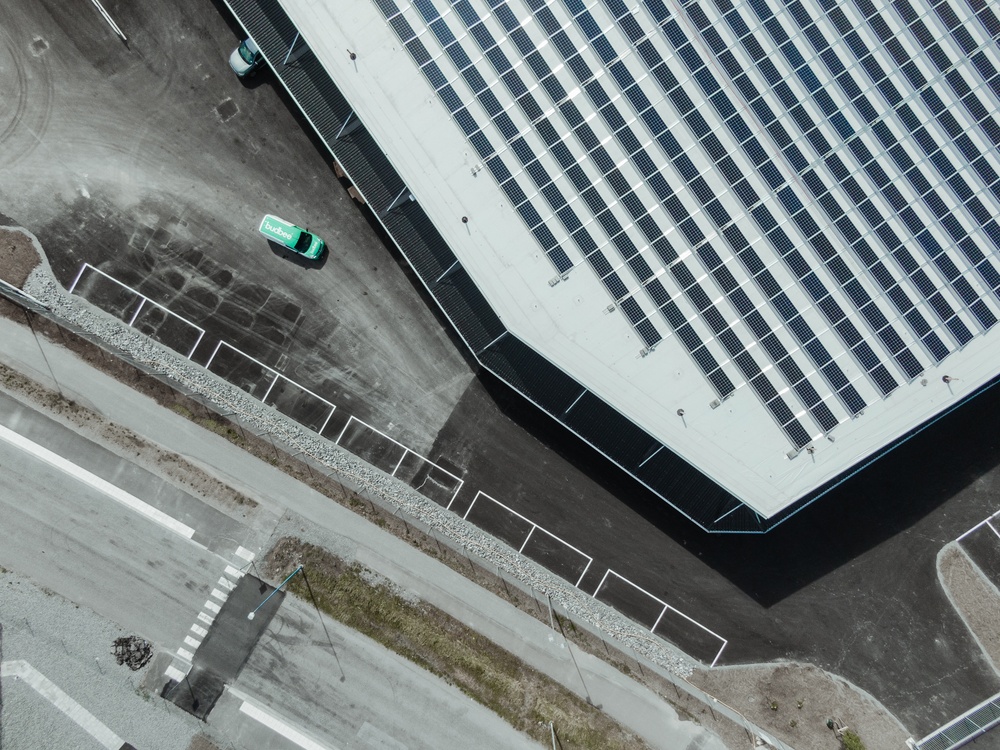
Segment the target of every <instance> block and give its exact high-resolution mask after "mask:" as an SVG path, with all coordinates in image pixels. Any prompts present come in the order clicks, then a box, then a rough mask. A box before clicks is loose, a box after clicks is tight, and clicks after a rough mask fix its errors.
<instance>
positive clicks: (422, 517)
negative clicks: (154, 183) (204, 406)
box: [24, 268, 696, 677]
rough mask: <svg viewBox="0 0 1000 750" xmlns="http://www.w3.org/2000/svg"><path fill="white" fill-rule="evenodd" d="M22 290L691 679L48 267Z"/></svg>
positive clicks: (555, 584) (534, 573)
mask: <svg viewBox="0 0 1000 750" xmlns="http://www.w3.org/2000/svg"><path fill="white" fill-rule="evenodd" d="M24 290H25V291H26V292H28V293H29V294H31V295H33V296H34V297H36V298H37V299H39V300H40V301H42V302H43V303H44V304H46V305H47V306H48V307H49V308H50V309H51V311H52V312H53V313H54V314H55V315H56V316H57V317H58V318H61V319H62V320H65V321H66V322H68V323H70V324H72V325H74V326H76V327H78V328H80V329H82V330H83V331H85V332H87V333H88V334H90V335H92V336H95V337H97V338H99V339H100V340H101V341H103V342H105V343H106V344H107V345H109V346H111V347H114V348H116V349H118V350H120V351H122V352H123V353H124V354H126V355H127V356H128V357H130V358H132V359H134V360H135V361H136V362H137V363H138V364H139V366H140V367H142V368H144V369H146V370H147V371H149V372H151V373H156V374H161V375H163V376H165V377H166V378H168V379H170V380H172V381H174V382H175V383H176V384H178V385H179V386H180V387H181V388H182V389H184V390H186V391H189V392H192V393H195V394H197V395H198V396H200V397H201V398H202V399H204V400H206V401H208V402H209V403H211V404H213V405H214V406H215V407H216V408H217V409H218V410H219V411H222V412H227V413H233V414H234V415H235V418H236V419H237V420H239V421H240V422H243V423H244V424H246V425H247V426H249V427H250V428H251V429H255V430H256V431H259V432H268V433H270V434H271V435H273V436H274V437H275V438H276V439H277V440H279V441H281V442H282V443H283V444H284V445H285V446H287V448H288V449H290V450H289V453H291V454H296V453H302V454H304V455H305V456H307V457H309V458H311V459H312V460H314V461H316V462H318V463H320V464H321V465H323V466H326V467H328V468H330V469H333V470H335V471H336V472H337V474H338V475H339V477H338V478H339V479H341V480H343V481H346V482H347V483H349V484H353V485H355V486H356V487H357V488H358V489H360V490H361V491H363V492H365V493H367V494H370V495H372V496H375V497H377V498H378V499H379V500H380V501H381V502H384V503H386V504H388V505H390V506H391V507H394V508H396V509H398V511H399V512H400V513H402V514H404V515H405V516H406V517H408V518H410V519H413V520H415V521H417V522H418V523H419V524H423V525H425V526H426V527H428V528H430V529H433V531H434V532H435V534H436V535H437V536H438V537H441V538H444V539H446V540H448V541H450V543H451V544H453V545H455V546H456V547H458V548H460V549H464V550H466V551H468V553H470V554H472V555H475V556H477V557H479V558H481V559H483V560H485V561H488V562H489V564H491V565H495V566H497V567H499V568H500V569H501V570H502V571H503V572H504V573H505V574H506V575H508V576H510V577H511V578H513V579H515V580H516V581H518V582H520V583H521V584H522V585H523V586H526V587H530V588H533V589H536V590H539V591H541V592H544V593H547V594H548V595H550V596H551V597H552V600H553V602H554V603H557V604H558V605H559V606H560V607H561V608H562V609H564V610H566V611H567V612H569V613H570V614H571V616H572V617H574V618H575V619H577V620H578V621H580V622H583V623H586V624H588V625H590V626H592V627H594V628H597V629H598V630H600V631H602V632H604V633H606V634H607V635H609V636H610V637H612V638H614V639H615V640H617V641H618V642H619V643H621V644H623V645H625V646H627V647H629V648H630V649H633V650H634V651H635V652H637V653H638V654H641V655H643V656H644V657H646V658H647V659H649V660H650V661H652V662H653V663H654V664H657V665H659V666H660V667H662V668H664V669H665V670H667V671H669V672H671V673H673V674H676V675H678V676H680V677H688V676H690V675H691V673H692V672H693V670H694V668H695V666H696V664H695V662H694V661H693V660H692V659H690V658H689V657H687V656H686V655H684V654H683V653H681V652H680V651H679V650H677V649H675V648H674V647H672V646H671V645H670V644H667V643H666V642H664V641H661V640H659V639H655V638H652V637H650V634H649V631H648V630H646V629H645V628H644V627H642V626H640V625H638V624H636V623H634V622H632V621H631V620H629V619H627V618H626V617H625V616H623V615H622V614H620V613H618V612H616V611H615V610H613V609H612V608H610V607H608V606H607V605H605V604H603V603H601V602H599V601H597V600H596V599H594V598H592V597H591V596H590V595H589V594H586V593H584V592H583V591H581V590H579V589H577V588H576V587H574V586H572V585H571V584H570V583H568V582H567V581H564V580H563V579H561V578H559V577H558V576H556V575H555V574H553V573H551V572H550V571H548V570H546V569H545V568H543V567H542V566H541V565H538V564H537V563H535V562H533V561H531V560H529V559H527V558H525V557H522V556H521V555H519V554H518V553H517V552H515V551H514V550H513V549H512V548H510V547H508V546H507V545H506V544H503V543H502V542H500V541H498V540H497V539H495V538H493V537H492V536H490V535H488V534H486V533H485V532H484V531H482V530H480V529H479V528H477V527H475V526H473V525H472V524H471V523H469V522H467V521H465V520H463V519H461V518H459V517H458V516H456V515H455V514H453V513H451V512H449V511H446V510H445V509H444V508H442V507H441V506H439V505H438V504H437V503H435V502H433V501H432V500H429V499H428V498H425V497H424V496H422V495H420V494H419V493H418V492H416V491H415V490H413V489H411V488H410V487H408V486H407V485H405V484H403V483H402V482H400V481H398V480H396V479H394V478H392V477H390V476H388V475H387V474H385V473H383V472H381V471H379V470H378V469H375V468H374V467H372V466H370V465H369V464H367V463H365V462H363V461H362V460H361V459H359V458H357V457H355V456H353V455H351V454H350V453H347V452H346V451H344V450H343V449H341V448H339V447H337V446H335V445H334V444H333V443H331V442H329V441H327V440H325V439H323V438H320V437H319V436H317V435H316V434H315V433H312V432H310V431H308V430H306V429H305V428H303V427H301V426H300V425H298V424H296V423H295V422H293V421H292V420H290V419H288V418H287V417H285V416H284V415H282V414H280V413H278V412H277V411H276V410H274V409H273V408H271V407H268V406H264V405H263V404H262V403H261V402H259V401H257V400H256V399H254V398H252V397H251V396H250V395H249V394H247V393H246V392H245V391H243V390H241V389H240V388H238V387H236V386H234V385H231V384H229V383H227V382H226V381H224V380H222V379H221V378H219V377H217V376H216V375H214V374H212V373H210V372H208V371H207V370H206V369H205V368H203V367H201V366H199V365H196V364H194V363H192V362H190V361H188V360H187V359H185V358H184V357H182V356H181V355H179V354H177V353H175V352H173V351H171V350H169V349H167V348H165V347H163V346H161V345H159V344H157V343H155V342H153V341H152V340H150V339H149V338H147V337H146V336H144V335H142V334H140V333H138V332H137V331H135V330H133V329H132V328H130V327H128V326H127V325H125V324H124V323H123V322H121V321H119V320H117V319H116V318H113V317H111V316H110V315H108V314H106V313H104V312H103V311H100V310H98V309H97V308H95V307H94V306H93V305H91V304H90V303H89V302H87V301H86V300H84V299H82V298H79V297H75V296H72V295H69V294H67V293H66V292H65V291H64V290H63V289H62V287H60V286H59V284H58V283H57V282H56V281H55V280H54V279H53V278H52V277H51V276H50V275H49V273H48V272H46V271H45V270H44V269H42V268H37V269H35V271H33V272H32V274H31V275H30V276H29V278H28V280H27V281H26V283H25V285H24Z"/></svg>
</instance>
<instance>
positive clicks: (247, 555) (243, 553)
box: [236, 547, 254, 562]
mask: <svg viewBox="0 0 1000 750" xmlns="http://www.w3.org/2000/svg"><path fill="white" fill-rule="evenodd" d="M236 554H237V555H239V556H240V557H242V558H243V559H244V560H246V561H247V562H250V561H251V560H253V558H254V554H253V552H251V551H250V550H248V549H247V548H246V547H237V548H236Z"/></svg>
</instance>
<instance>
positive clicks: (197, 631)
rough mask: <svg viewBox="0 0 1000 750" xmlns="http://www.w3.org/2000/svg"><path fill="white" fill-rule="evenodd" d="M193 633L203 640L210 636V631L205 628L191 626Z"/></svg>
mask: <svg viewBox="0 0 1000 750" xmlns="http://www.w3.org/2000/svg"><path fill="white" fill-rule="evenodd" d="M191 631H192V632H193V633H194V634H195V635H200V636H201V637H202V638H204V637H205V636H206V635H208V631H207V630H205V628H203V627H201V626H199V625H192V626H191Z"/></svg>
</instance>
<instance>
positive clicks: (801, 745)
mask: <svg viewBox="0 0 1000 750" xmlns="http://www.w3.org/2000/svg"><path fill="white" fill-rule="evenodd" d="M691 682H692V683H693V684H695V685H697V686H698V687H700V688H702V689H703V690H705V691H706V692H708V693H709V694H710V695H714V696H717V697H718V698H719V700H721V701H724V702H725V703H728V704H729V705H730V706H732V707H733V708H735V709H737V710H738V711H740V712H741V713H742V714H744V715H745V716H746V717H747V718H748V719H750V720H751V721H753V722H754V723H756V724H757V725H758V726H760V727H761V728H762V729H764V730H765V731H769V732H772V733H773V734H774V736H776V737H777V738H778V739H780V740H782V741H784V742H787V743H788V744H789V745H790V746H792V747H794V748H795V750H837V748H839V747H840V741H839V740H838V739H837V736H836V734H835V733H834V731H833V730H831V729H830V728H829V727H828V726H827V722H828V721H829V720H831V719H832V720H834V721H835V722H837V724H838V725H839V726H842V727H847V728H850V729H852V730H853V731H855V732H857V734H858V735H859V736H860V737H861V739H862V740H863V741H864V743H865V745H866V746H867V747H868V748H870V749H871V750H878V749H879V748H904V747H906V744H905V743H906V740H907V738H908V737H909V736H910V735H909V733H908V732H907V731H906V729H905V728H904V727H903V726H902V724H900V723H899V722H898V721H897V720H896V719H895V717H893V716H892V715H891V714H890V713H889V712H888V711H886V710H885V708H883V707H882V706H881V705H880V704H879V703H878V701H876V700H874V699H873V698H872V697H871V696H870V695H867V694H866V693H864V692H863V691H861V690H859V689H858V688H856V687H854V686H853V685H850V684H848V683H847V682H846V681H844V680H842V679H840V678H839V677H836V676H834V675H831V674H829V673H827V672H824V671H823V670H822V669H818V668H817V667H814V666H811V665H808V664H796V663H792V662H789V663H786V664H760V665H754V666H747V667H716V668H715V669H712V670H699V671H698V672H696V673H695V674H694V675H692V677H691Z"/></svg>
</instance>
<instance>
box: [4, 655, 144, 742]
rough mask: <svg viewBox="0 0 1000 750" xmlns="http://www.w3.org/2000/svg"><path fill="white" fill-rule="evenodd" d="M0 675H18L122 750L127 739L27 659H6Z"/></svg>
mask: <svg viewBox="0 0 1000 750" xmlns="http://www.w3.org/2000/svg"><path fill="white" fill-rule="evenodd" d="M0 677H18V678H20V679H22V680H24V681H25V682H26V683H27V684H28V685H29V686H30V687H32V688H34V689H35V691H36V692H37V693H38V694H39V695H40V696H42V697H43V698H44V699H45V700H47V701H48V702H49V703H51V704H52V705H53V706H55V707H56V708H58V709H59V710H60V711H62V712H63V713H64V714H66V716H68V717H69V718H70V719H72V720H73V721H74V722H76V723H77V724H78V725H79V726H80V727H81V728H82V729H83V731H85V732H86V733H87V734H89V735H90V736H91V737H93V738H94V739H95V740H97V741H98V742H99V743H100V744H101V745H103V746H104V747H106V748H108V750H120V748H121V746H122V745H124V744H125V740H123V739H122V738H121V737H119V736H118V735H117V734H115V733H114V732H112V731H111V730H110V729H108V728H107V727H106V726H105V725H104V724H102V723H101V722H100V721H98V719H97V717H95V716H94V715H93V714H92V713H90V711H88V710H87V709H85V708H84V707H83V706H81V705H80V704H79V703H77V702H76V701H75V700H73V699H72V698H70V697H69V696H68V695H66V693H64V692H63V691H62V690H60V689H59V687H58V686H56V684H55V683H54V682H52V680H50V679H49V678H48V677H46V676H45V675H43V674H42V673H41V672H39V671H38V670H37V669H35V668H34V667H33V666H31V665H30V664H28V662H26V661H5V662H3V663H2V664H0Z"/></svg>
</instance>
